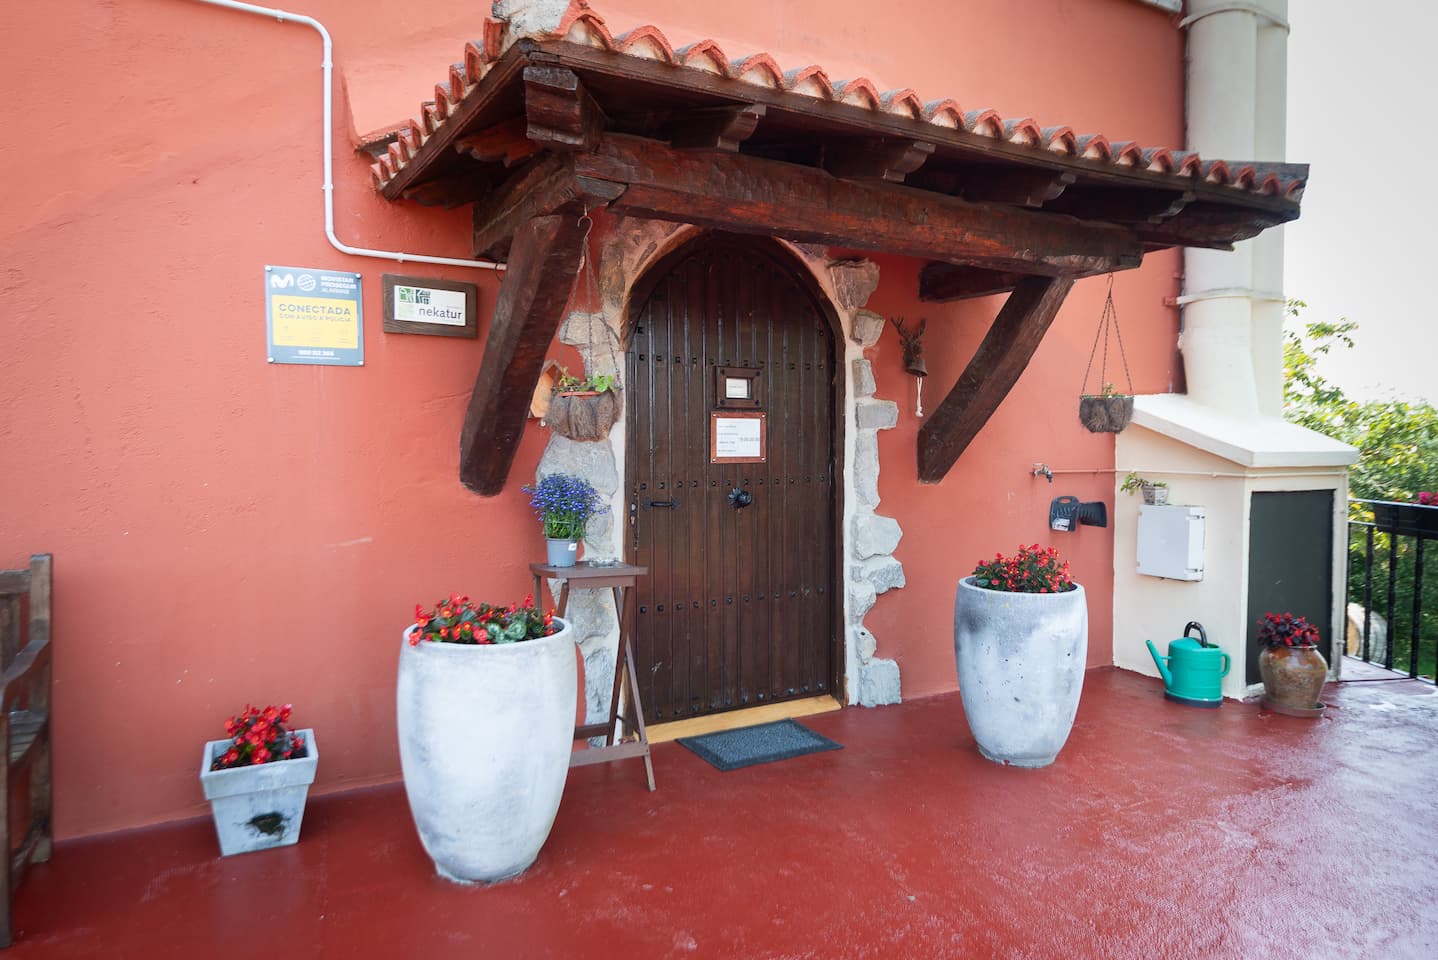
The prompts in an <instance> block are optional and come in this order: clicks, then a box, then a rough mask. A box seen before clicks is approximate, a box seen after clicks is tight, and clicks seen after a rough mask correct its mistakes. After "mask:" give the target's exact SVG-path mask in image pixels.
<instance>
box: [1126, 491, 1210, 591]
mask: <svg viewBox="0 0 1438 960" xmlns="http://www.w3.org/2000/svg"><path fill="white" fill-rule="evenodd" d="M1203 521H1204V508H1203V507H1189V506H1182V505H1179V504H1164V505H1162V506H1157V505H1149V504H1143V505H1142V506H1140V507H1139V508H1138V572H1139V573H1141V574H1143V575H1145V576H1149V577H1164V578H1166V579H1169V580H1202V579H1203Z"/></svg>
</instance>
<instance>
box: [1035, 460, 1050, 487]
mask: <svg viewBox="0 0 1438 960" xmlns="http://www.w3.org/2000/svg"><path fill="white" fill-rule="evenodd" d="M1034 476H1036V477H1043V478H1044V479H1045V480H1047V481H1048V482H1049V483H1053V482H1054V472H1053V471H1052V470H1050V469H1049V465H1048V464H1046V463H1036V464H1034Z"/></svg>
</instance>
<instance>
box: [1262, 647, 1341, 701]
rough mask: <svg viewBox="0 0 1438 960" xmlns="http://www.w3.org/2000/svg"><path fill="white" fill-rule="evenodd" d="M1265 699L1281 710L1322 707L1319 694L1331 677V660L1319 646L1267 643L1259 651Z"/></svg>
mask: <svg viewBox="0 0 1438 960" xmlns="http://www.w3.org/2000/svg"><path fill="white" fill-rule="evenodd" d="M1258 672H1259V674H1260V675H1261V676H1262V677H1263V702H1264V704H1265V705H1267V706H1271V707H1274V708H1278V709H1280V710H1283V709H1285V708H1286V709H1288V710H1295V711H1302V712H1301V713H1300V714H1299V715H1301V716H1306V715H1308V713H1309V712H1310V711H1312V712H1315V715H1316V712H1317V711H1321V710H1322V707H1321V705H1320V704H1319V702H1318V694H1319V693H1320V692H1321V691H1322V690H1323V683H1324V681H1325V680H1327V679H1328V661H1326V660H1324V659H1323V654H1321V653H1319V652H1318V648H1317V647H1287V646H1278V647H1265V648H1264V649H1263V650H1262V652H1260V653H1259V655H1258Z"/></svg>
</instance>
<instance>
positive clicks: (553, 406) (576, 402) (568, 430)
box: [544, 367, 622, 442]
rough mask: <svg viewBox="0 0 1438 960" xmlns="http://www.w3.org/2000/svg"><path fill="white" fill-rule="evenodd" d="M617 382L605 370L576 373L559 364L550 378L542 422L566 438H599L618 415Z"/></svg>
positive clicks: (581, 439)
mask: <svg viewBox="0 0 1438 960" xmlns="http://www.w3.org/2000/svg"><path fill="white" fill-rule="evenodd" d="M621 409H622V407H621V406H620V397H619V385H618V384H617V383H615V380H614V377H612V376H610V375H609V374H607V373H596V374H593V375H591V376H588V377H576V376H573V375H572V374H570V372H569V371H568V370H566V369H564V368H563V367H560V368H559V377H558V378H557V379H556V380H555V381H554V393H553V396H551V397H550V399H549V410H548V411H547V412H546V413H545V415H544V419H545V422H546V423H548V424H549V426H550V428H551V429H552V430H553V431H554V432H555V433H557V434H559V435H560V436H561V437H568V438H569V439H570V440H580V441H586V442H587V441H593V440H603V439H604V438H605V437H607V436H609V430H610V428H611V427H613V426H614V423H615V421H617V420H618V419H619V411H620V410H621Z"/></svg>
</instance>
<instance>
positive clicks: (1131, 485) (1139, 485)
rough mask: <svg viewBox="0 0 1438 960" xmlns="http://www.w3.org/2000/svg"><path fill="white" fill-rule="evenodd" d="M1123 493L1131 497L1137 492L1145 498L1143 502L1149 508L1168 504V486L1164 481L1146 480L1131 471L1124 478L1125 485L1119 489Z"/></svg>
mask: <svg viewBox="0 0 1438 960" xmlns="http://www.w3.org/2000/svg"><path fill="white" fill-rule="evenodd" d="M1118 489H1119V491H1120V492H1121V493H1126V494H1128V495H1129V496H1132V495H1133V492H1134V491H1135V490H1137V491H1138V492H1139V493H1140V494H1141V495H1142V496H1143V502H1144V503H1146V504H1148V505H1149V506H1154V505H1156V504H1164V503H1168V484H1167V483H1164V482H1163V481H1162V480H1145V479H1144V478H1143V477H1140V476H1139V475H1138V474H1137V473H1134V472H1133V471H1131V470H1130V471H1129V473H1128V475H1127V476H1125V477H1124V478H1123V484H1122V485H1121V486H1120V487H1119V488H1118Z"/></svg>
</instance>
